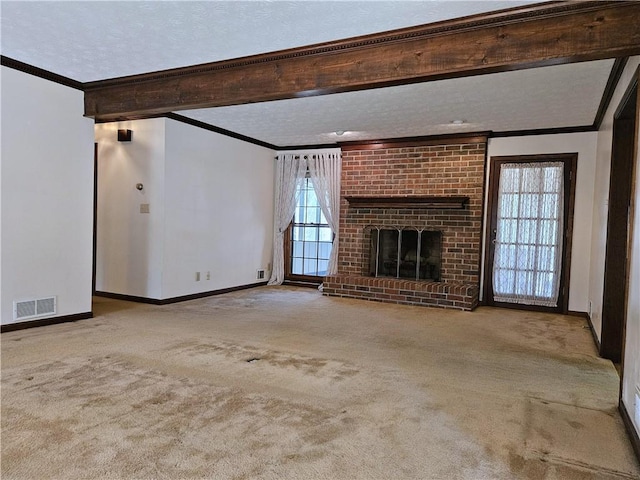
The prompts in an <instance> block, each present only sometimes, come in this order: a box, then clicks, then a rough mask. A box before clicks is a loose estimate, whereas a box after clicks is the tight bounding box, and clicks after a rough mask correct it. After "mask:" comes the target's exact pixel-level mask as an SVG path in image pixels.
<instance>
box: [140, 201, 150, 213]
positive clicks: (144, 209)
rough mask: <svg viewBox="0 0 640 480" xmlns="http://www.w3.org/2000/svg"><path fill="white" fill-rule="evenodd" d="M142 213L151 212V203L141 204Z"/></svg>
mask: <svg viewBox="0 0 640 480" xmlns="http://www.w3.org/2000/svg"><path fill="white" fill-rule="evenodd" d="M140 213H149V204H148V203H141V204H140Z"/></svg>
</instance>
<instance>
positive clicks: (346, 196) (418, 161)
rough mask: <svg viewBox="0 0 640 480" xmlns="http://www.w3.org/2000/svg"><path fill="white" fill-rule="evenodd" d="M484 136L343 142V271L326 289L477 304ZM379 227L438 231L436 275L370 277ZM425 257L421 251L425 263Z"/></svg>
mask: <svg viewBox="0 0 640 480" xmlns="http://www.w3.org/2000/svg"><path fill="white" fill-rule="evenodd" d="M486 141H487V139H486V137H485V136H472V137H450V138H448V139H446V140H429V141H420V142H418V141H416V142H413V143H412V144H408V143H402V144H382V143H371V144H363V145H349V146H343V151H342V179H341V180H342V185H341V210H340V215H341V218H340V247H339V248H340V250H339V252H338V262H339V263H338V274H336V275H333V276H329V277H327V278H326V279H325V282H324V294H325V295H331V296H340V297H351V298H362V299H368V300H376V301H383V302H392V303H404V304H413V305H426V306H436V307H445V308H457V309H462V310H472V309H473V308H475V307H476V306H477V304H478V292H479V281H480V271H479V269H480V248H481V246H480V242H481V222H482V196H483V181H484V163H485V151H486ZM381 229H385V230H394V229H398V230H399V229H414V230H417V231H421V232H439V235H441V237H440V238H441V240H440V245H439V249H440V251H439V252H438V253H439V255H440V256H441V258H440V262H441V263H440V266H439V269H440V271H439V272H438V273H439V275H438V277H435V276H434V278H437V279H438V281H433V280H429V279H427V280H424V279H418V280H416V279H408V278H395V277H394V276H393V275H392V274H388V272H387V273H385V275H386V276H377V277H376V276H373V275H375V274H373V275H372V273H371V272H372V264H373V263H374V259H371V258H370V252H371V244H372V235H373V240H374V241H375V240H377V237H376V235H377V233H376V232H378V231H380V230H381ZM403 258H408V257H407V254H406V253H405V252H402V253H399V252H398V260H399V261H402V260H403ZM427 258H428V257H427V253H424V254H423V256H422V259H423V262H424V263H425V264H428V263H430V261H429V260H427ZM411 260H413V261H415V260H416V253H415V252H411ZM403 265H406V264H405V263H404V262H403ZM418 270H419V269H418ZM374 271H375V270H374ZM398 271H400V267H398Z"/></svg>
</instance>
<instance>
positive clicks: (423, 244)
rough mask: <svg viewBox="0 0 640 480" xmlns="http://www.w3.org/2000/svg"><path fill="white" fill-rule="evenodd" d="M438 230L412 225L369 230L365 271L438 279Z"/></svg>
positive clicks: (420, 278) (410, 277) (386, 275)
mask: <svg viewBox="0 0 640 480" xmlns="http://www.w3.org/2000/svg"><path fill="white" fill-rule="evenodd" d="M441 243H442V233H441V232H434V231H427V230H417V229H412V228H394V229H388V228H384V229H383V228H374V229H372V230H371V246H370V255H369V274H370V275H371V276H374V277H393V278H407V279H411V280H432V281H440V268H441V261H440V258H441Z"/></svg>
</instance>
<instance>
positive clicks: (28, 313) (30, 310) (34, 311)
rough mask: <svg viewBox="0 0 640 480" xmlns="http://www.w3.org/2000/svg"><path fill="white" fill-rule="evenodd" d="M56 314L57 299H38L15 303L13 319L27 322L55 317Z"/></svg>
mask: <svg viewBox="0 0 640 480" xmlns="http://www.w3.org/2000/svg"><path fill="white" fill-rule="evenodd" d="M55 313H56V297H47V298H37V299H34V300H21V301H14V302H13V319H14V320H27V319H30V318H36V317H42V316H44V315H53V314H55Z"/></svg>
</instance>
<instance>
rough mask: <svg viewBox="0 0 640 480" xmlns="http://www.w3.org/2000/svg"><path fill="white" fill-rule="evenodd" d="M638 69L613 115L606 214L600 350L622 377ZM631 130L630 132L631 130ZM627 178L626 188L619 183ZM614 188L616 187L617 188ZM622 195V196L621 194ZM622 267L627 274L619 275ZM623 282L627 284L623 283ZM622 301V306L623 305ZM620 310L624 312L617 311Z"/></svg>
mask: <svg viewBox="0 0 640 480" xmlns="http://www.w3.org/2000/svg"><path fill="white" fill-rule="evenodd" d="M639 74H640V67H639V68H638V69H637V70H636V72H635V74H634V76H633V78H632V80H631V82H630V83H629V85H628V87H627V89H626V90H625V93H624V95H623V96H622V98H621V100H620V103H619V104H618V107H617V108H616V111H615V113H614V115H613V132H612V141H611V172H610V177H609V196H608V205H609V211H608V215H607V242H606V253H605V267H604V285H603V293H602V327H601V334H600V351H599V354H600V356H601V357H603V358H607V359H609V360H611V361H613V362H614V363H620V365H621V368H620V377H621V378H622V372H623V371H624V365H623V360H624V343H625V336H626V324H627V300H628V297H629V291H628V290H629V272H630V264H629V263H630V261H631V259H630V248H631V245H632V243H631V242H632V241H633V239H632V238H630V237H631V235H632V233H633V229H632V227H633V225H632V224H631V223H632V222H633V216H632V215H633V207H634V205H633V198H634V197H633V195H634V186H635V176H636V175H637V173H636V172H635V161H636V153H635V152H636V147H637V139H636V138H635V137H636V132H637V127H638V125H637V122H638V118H637V116H638V75H639ZM629 129H631V134H630V135H629V132H628V130H629ZM625 180H628V182H629V183H628V184H627V185H624V187H625V188H623V189H620V185H621V184H622V183H623V182H624V181H625ZM612 187H615V191H614V189H613V188H612ZM612 194H613V195H612ZM621 195H622V196H621ZM611 238H617V239H624V242H625V244H624V245H623V246H622V245H620V246H619V247H623V250H624V253H623V254H621V252H620V250H621V248H618V249H616V250H615V251H612V250H611ZM620 267H622V268H624V275H622V276H620V274H619V270H620ZM621 282H624V284H621ZM620 304H621V305H620ZM616 309H621V311H619V310H616Z"/></svg>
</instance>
